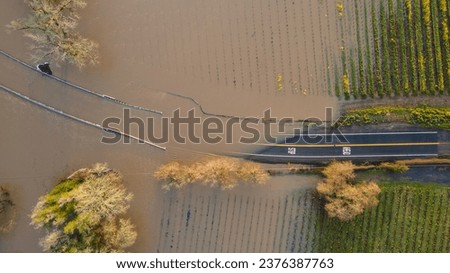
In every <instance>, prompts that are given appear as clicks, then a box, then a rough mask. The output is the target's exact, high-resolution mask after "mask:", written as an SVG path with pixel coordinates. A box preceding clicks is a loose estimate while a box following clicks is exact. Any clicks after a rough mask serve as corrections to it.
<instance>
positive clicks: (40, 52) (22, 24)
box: [8, 0, 98, 68]
mask: <svg viewBox="0 0 450 273" xmlns="http://www.w3.org/2000/svg"><path fill="white" fill-rule="evenodd" d="M28 5H29V6H30V8H31V10H32V13H31V14H30V15H29V16H28V18H21V19H17V20H14V21H12V22H11V23H10V24H9V25H8V28H10V29H13V30H21V31H23V32H24V36H25V37H28V38H30V39H31V40H32V42H33V45H32V50H33V51H34V53H33V54H32V59H33V60H34V61H41V60H43V59H46V58H51V59H52V60H53V61H55V62H56V63H60V62H68V63H70V64H73V65H76V66H77V67H78V68H82V67H84V66H85V65H88V64H91V65H95V64H97V63H98V44H97V43H95V42H93V41H91V40H89V39H86V38H84V37H82V36H81V35H80V34H78V33H77V32H76V31H75V28H76V27H77V25H78V20H79V19H80V16H79V15H78V13H77V10H78V9H80V8H84V7H85V6H86V2H85V1H84V0H66V1H62V0H30V1H29V3H28Z"/></svg>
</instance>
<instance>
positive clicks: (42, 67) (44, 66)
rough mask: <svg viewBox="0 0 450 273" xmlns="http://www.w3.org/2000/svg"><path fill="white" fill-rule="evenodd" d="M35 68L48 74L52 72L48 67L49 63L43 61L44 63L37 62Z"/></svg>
mask: <svg viewBox="0 0 450 273" xmlns="http://www.w3.org/2000/svg"><path fill="white" fill-rule="evenodd" d="M36 68H37V69H38V70H39V71H41V72H43V73H45V74H48V75H52V74H53V72H52V70H51V69H50V64H49V63H48V62H45V63H44V64H38V65H37V66H36Z"/></svg>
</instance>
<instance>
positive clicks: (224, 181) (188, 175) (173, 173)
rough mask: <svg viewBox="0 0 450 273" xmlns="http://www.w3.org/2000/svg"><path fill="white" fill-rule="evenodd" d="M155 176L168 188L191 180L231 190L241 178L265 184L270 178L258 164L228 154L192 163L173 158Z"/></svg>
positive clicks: (244, 180)
mask: <svg viewBox="0 0 450 273" xmlns="http://www.w3.org/2000/svg"><path fill="white" fill-rule="evenodd" d="M154 176H155V178H157V179H158V180H162V181H164V184H163V186H162V187H163V189H165V190H170V189H172V188H175V189H179V188H182V187H184V186H186V185H188V184H192V183H196V184H204V185H209V186H218V187H220V188H221V189H232V188H234V187H236V186H237V185H238V183H239V182H240V181H242V182H247V183H253V184H263V183H265V182H266V181H267V180H268V178H269V174H268V173H267V172H266V171H265V170H264V169H262V168H261V166H260V165H259V164H256V163H253V162H247V161H240V160H237V159H233V158H227V157H216V158H212V159H208V160H204V161H200V162H196V163H192V164H182V163H180V162H177V161H172V162H169V163H167V164H164V165H162V166H160V167H159V168H158V169H157V170H156V171H155V173H154Z"/></svg>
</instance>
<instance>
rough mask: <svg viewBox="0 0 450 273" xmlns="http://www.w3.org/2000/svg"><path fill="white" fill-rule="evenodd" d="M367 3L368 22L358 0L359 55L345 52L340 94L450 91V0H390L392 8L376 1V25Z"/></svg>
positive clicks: (373, 10)
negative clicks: (361, 18) (361, 34)
mask: <svg viewBox="0 0 450 273" xmlns="http://www.w3.org/2000/svg"><path fill="white" fill-rule="evenodd" d="M366 2H367V1H365V2H364V6H363V10H364V26H360V21H361V20H360V14H359V10H360V9H359V4H358V1H356V0H355V2H354V3H355V4H354V5H355V7H354V8H355V20H356V26H357V37H356V38H357V54H356V55H357V56H354V55H353V54H346V53H345V50H343V52H342V54H341V58H342V60H341V61H342V72H341V74H340V75H341V76H337V79H336V80H337V81H336V86H335V94H336V96H338V97H340V96H342V95H343V96H344V98H345V99H350V98H352V97H353V98H363V99H364V98H366V97H372V98H374V97H384V96H393V95H395V96H401V95H403V96H409V95H411V94H412V95H415V96H416V95H435V94H446V93H448V92H450V40H449V26H448V22H449V16H450V13H449V8H448V6H449V5H450V4H449V2H450V1H449V0H435V1H434V0H433V1H431V0H396V1H394V0H387V6H386V1H379V2H377V1H371V4H370V5H371V6H370V17H371V27H370V26H369V22H368V9H369V7H368V5H367V4H366ZM378 3H379V5H377V4H378ZM340 24H341V26H342V20H340ZM362 30H364V33H365V46H363V39H362V37H361V36H360V32H361V31H362ZM370 33H372V34H371V35H372V36H370ZM370 38H372V39H373V41H372V43H370ZM355 58H356V59H355ZM347 64H349V65H350V71H349V69H348V66H347ZM349 72H350V73H349ZM339 83H340V84H339ZM341 89H342V92H341Z"/></svg>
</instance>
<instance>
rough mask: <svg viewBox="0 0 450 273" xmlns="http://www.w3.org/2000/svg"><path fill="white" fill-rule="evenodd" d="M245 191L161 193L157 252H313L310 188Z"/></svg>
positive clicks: (193, 190) (312, 216) (216, 190)
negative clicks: (272, 193) (162, 195)
mask: <svg viewBox="0 0 450 273" xmlns="http://www.w3.org/2000/svg"><path fill="white" fill-rule="evenodd" d="M302 188H304V187H302ZM245 192H246V193H243V192H239V191H228V192H227V191H226V192H223V191H220V190H218V189H210V188H207V189H206V190H205V189H199V188H197V187H195V188H190V189H185V190H182V191H178V192H169V193H165V195H164V197H163V204H162V207H163V208H164V209H163V211H162V213H161V217H162V219H160V220H159V221H158V223H159V225H160V231H159V243H158V249H157V251H159V252H311V251H313V237H314V223H315V215H316V214H317V212H316V211H317V208H316V206H314V205H313V204H312V196H313V189H312V188H311V187H309V188H306V189H305V188H304V189H300V190H299V189H297V190H295V189H294V190H292V191H291V190H289V191H284V192H282V193H280V194H274V195H271V194H268V193H267V192H265V193H254V192H253V191H251V190H250V191H245Z"/></svg>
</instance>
